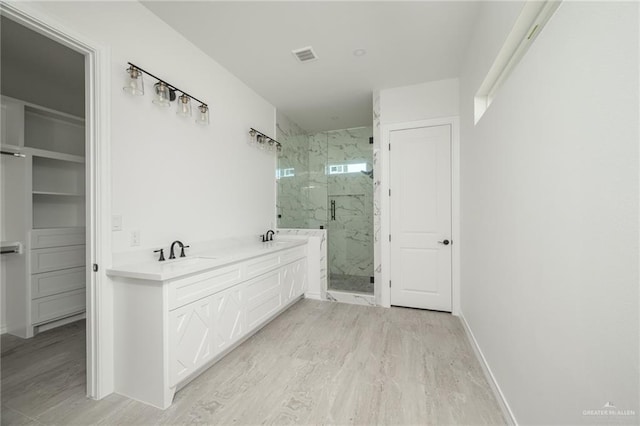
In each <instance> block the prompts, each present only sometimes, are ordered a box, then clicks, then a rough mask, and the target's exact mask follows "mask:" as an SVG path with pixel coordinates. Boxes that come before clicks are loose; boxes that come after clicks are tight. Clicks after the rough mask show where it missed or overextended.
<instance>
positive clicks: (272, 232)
mask: <svg viewBox="0 0 640 426" xmlns="http://www.w3.org/2000/svg"><path fill="white" fill-rule="evenodd" d="M269 234H271V235H269ZM273 234H275V232H274V231H273V230H271V229H269V230H268V231H267V233H266V234H264V237H265V238H264V240H265V241H273Z"/></svg>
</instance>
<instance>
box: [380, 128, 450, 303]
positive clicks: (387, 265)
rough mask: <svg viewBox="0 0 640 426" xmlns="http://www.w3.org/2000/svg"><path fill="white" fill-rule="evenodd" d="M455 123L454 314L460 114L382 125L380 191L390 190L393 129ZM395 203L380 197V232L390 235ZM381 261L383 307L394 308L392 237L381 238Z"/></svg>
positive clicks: (383, 234)
mask: <svg viewBox="0 0 640 426" xmlns="http://www.w3.org/2000/svg"><path fill="white" fill-rule="evenodd" d="M443 125H450V126H451V241H453V244H452V245H451V249H452V251H451V309H452V312H451V313H452V314H453V315H459V314H460V119H459V118H458V117H443V118H434V119H429V120H419V121H410V122H406V123H394V124H382V125H381V126H380V127H381V129H380V130H381V131H380V134H381V136H382V144H381V147H380V170H381V171H382V172H381V174H380V177H381V179H380V194H387V193H388V192H389V179H390V177H389V173H390V171H391V169H390V167H389V142H390V140H391V132H392V131H396V130H408V129H417V128H421V127H433V126H443ZM390 211H391V206H390V205H389V197H385V196H384V195H382V196H381V200H380V212H381V218H380V235H381V236H385V235H389V231H390V229H391V222H390ZM380 240H381V247H380V248H381V253H380V262H381V264H382V272H381V279H382V285H381V306H383V307H386V308H389V307H391V290H390V288H389V285H388V283H389V280H390V279H391V274H390V271H391V248H390V244H389V240H388V239H387V238H385V237H381V238H380Z"/></svg>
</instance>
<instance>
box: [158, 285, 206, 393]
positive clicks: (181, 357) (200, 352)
mask: <svg viewBox="0 0 640 426" xmlns="http://www.w3.org/2000/svg"><path fill="white" fill-rule="evenodd" d="M213 318H214V298H213V296H210V297H206V298H204V299H200V300H198V301H196V302H193V303H190V304H188V305H185V306H182V307H180V308H178V309H175V310H173V311H170V312H169V339H170V345H169V347H170V349H169V350H170V355H169V360H170V371H169V377H170V383H171V386H174V385H176V384H177V383H179V382H180V381H181V380H182V379H184V378H186V377H188V376H189V375H190V374H191V373H193V372H194V371H196V370H197V369H198V368H200V367H201V366H203V365H204V364H206V363H207V362H208V361H209V360H211V359H212V358H213V357H214V356H215V353H216V352H215V351H214V339H213V336H214V332H213V323H214V321H213Z"/></svg>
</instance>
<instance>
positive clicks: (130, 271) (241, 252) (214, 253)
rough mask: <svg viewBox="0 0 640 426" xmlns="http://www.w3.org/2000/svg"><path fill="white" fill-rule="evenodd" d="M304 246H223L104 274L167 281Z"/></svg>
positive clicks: (297, 243) (280, 243) (291, 243)
mask: <svg viewBox="0 0 640 426" xmlns="http://www.w3.org/2000/svg"><path fill="white" fill-rule="evenodd" d="M306 243H307V242H306V240H293V239H292V240H285V239H277V240H274V241H270V242H266V243H262V242H255V243H254V242H250V243H243V244H237V245H230V246H226V247H224V246H222V247H213V248H211V247H210V248H203V249H200V250H197V251H194V252H193V253H191V252H189V251H187V257H182V258H177V259H173V260H166V261H164V262H159V261H152V262H142V263H134V264H127V265H118V266H114V267H113V268H110V269H107V275H109V276H111V277H124V278H136V279H141V280H152V281H167V280H171V279H175V278H180V277H183V276H185V275H191V274H195V273H199V272H203V271H206V270H208V269H215V268H220V267H222V266H225V265H229V264H231V263H235V262H240V261H243V260H247V259H251V258H253V257H257V256H262V255H265V254H268V253H272V252H277V251H281V250H286V249H290V248H293V247H297V246H302V245H305V244H306ZM178 253H179V250H178ZM165 256H166V257H168V256H169V255H168V253H165Z"/></svg>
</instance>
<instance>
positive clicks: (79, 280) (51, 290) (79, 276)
mask: <svg viewBox="0 0 640 426" xmlns="http://www.w3.org/2000/svg"><path fill="white" fill-rule="evenodd" d="M86 279H87V273H86V269H85V268H84V267H81V268H73V269H63V270H61V271H54V272H45V273H44V274H34V275H31V298H32V299H37V298H39V297H44V296H51V295H52V294H58V293H64V292H65V291H71V290H80V289H84V288H85V286H86Z"/></svg>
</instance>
